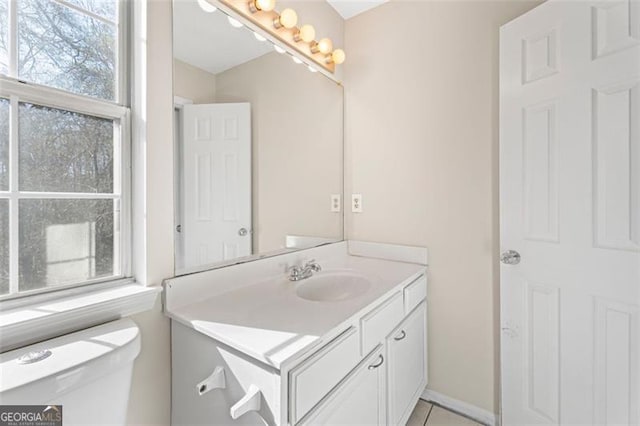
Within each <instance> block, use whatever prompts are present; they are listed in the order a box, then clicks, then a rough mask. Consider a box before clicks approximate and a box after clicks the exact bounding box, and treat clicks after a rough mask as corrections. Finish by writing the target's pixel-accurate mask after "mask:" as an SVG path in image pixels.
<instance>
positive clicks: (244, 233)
mask: <svg viewBox="0 0 640 426" xmlns="http://www.w3.org/2000/svg"><path fill="white" fill-rule="evenodd" d="M248 233H249V231H247V228H240V229H238V235H240V236H241V237H244V236H245V235H247V234H248Z"/></svg>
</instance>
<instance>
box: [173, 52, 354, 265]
mask: <svg viewBox="0 0 640 426" xmlns="http://www.w3.org/2000/svg"><path fill="white" fill-rule="evenodd" d="M185 65H186V64H182V63H179V62H178V61H176V66H175V68H176V74H175V83H174V84H175V95H176V96H180V97H184V98H189V99H193V97H194V96H195V95H204V90H198V89H197V86H198V85H203V86H206V88H207V91H209V90H210V89H211V87H214V92H215V102H250V103H251V105H252V131H253V148H252V152H253V188H254V191H253V206H254V209H253V210H254V215H253V216H254V217H253V222H254V223H253V228H254V236H253V237H254V241H253V244H254V253H264V252H268V251H273V250H278V249H282V248H285V247H286V236H287V235H306V236H314V237H324V238H333V239H337V240H340V239H342V214H340V213H331V212H330V211H329V210H330V209H329V207H330V205H329V201H330V194H341V193H342V167H343V161H342V158H343V145H342V139H343V123H342V120H343V100H342V88H341V87H340V86H338V85H336V84H335V83H334V82H332V81H330V80H329V79H327V78H324V77H323V76H321V75H319V74H313V73H310V72H309V71H308V70H307V69H306V67H303V66H300V65H296V64H294V63H293V62H292V61H291V60H290V59H289V58H288V57H286V56H281V55H279V54H277V53H269V54H266V55H263V56H261V57H258V58H256V59H254V60H251V61H249V62H246V63H244V64H242V65H239V66H237V67H235V68H232V69H230V70H227V71H224V72H222V73H220V74H218V75H215V76H214V75H212V74H209V73H206V72H205V71H201V70H198V69H197V68H196V69H195V70H194V69H193V68H194V67H191V66H189V65H186V66H185ZM207 74H208V75H207ZM209 96H210V95H209ZM196 102H197V101H196ZM203 102H212V101H211V98H207V99H206V100H205V101H203Z"/></svg>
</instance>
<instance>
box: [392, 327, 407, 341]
mask: <svg viewBox="0 0 640 426" xmlns="http://www.w3.org/2000/svg"><path fill="white" fill-rule="evenodd" d="M405 337H407V333H406V332H405V331H404V330H402V331H401V332H400V336H398V337H394V338H393V340H395V341H400V340H402V339H404V338H405Z"/></svg>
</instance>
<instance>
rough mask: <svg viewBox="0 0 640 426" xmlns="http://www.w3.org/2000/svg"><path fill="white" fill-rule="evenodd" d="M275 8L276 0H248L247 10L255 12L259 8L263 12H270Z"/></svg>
mask: <svg viewBox="0 0 640 426" xmlns="http://www.w3.org/2000/svg"><path fill="white" fill-rule="evenodd" d="M275 8H276V0H251V1H249V10H250V11H251V13H256V12H257V11H259V10H261V11H263V12H271V11H272V10H273V9H275Z"/></svg>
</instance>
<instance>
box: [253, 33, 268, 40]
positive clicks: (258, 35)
mask: <svg viewBox="0 0 640 426" xmlns="http://www.w3.org/2000/svg"><path fill="white" fill-rule="evenodd" d="M253 36H254V37H255V38H256V40H258V41H267V39H266V38H264V37H263V36H261V35H260V34H258V33H253Z"/></svg>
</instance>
